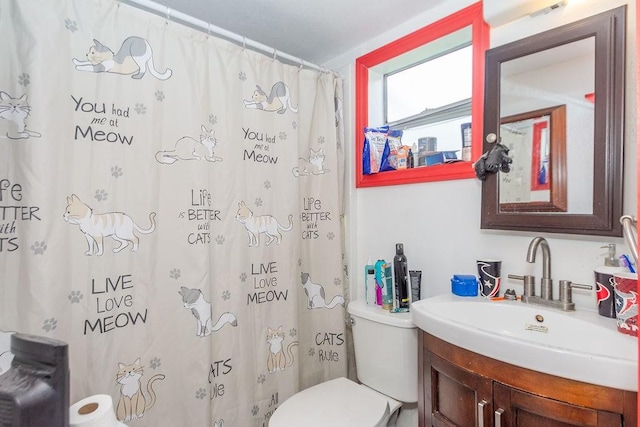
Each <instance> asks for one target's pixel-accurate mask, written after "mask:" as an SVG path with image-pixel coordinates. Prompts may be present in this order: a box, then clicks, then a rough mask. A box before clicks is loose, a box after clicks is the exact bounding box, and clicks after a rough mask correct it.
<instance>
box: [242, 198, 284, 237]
mask: <svg viewBox="0 0 640 427" xmlns="http://www.w3.org/2000/svg"><path fill="white" fill-rule="evenodd" d="M236 220H237V221H238V222H241V223H242V224H244V226H245V228H246V230H247V233H248V234H249V246H260V234H262V233H264V234H266V235H267V237H268V238H269V241H267V243H266V244H267V246H268V245H269V244H271V243H272V242H273V241H274V240H275V242H276V245H279V244H280V241H282V234H281V233H280V231H291V229H293V214H290V215H289V226H288V227H286V228H285V227H283V226H282V225H280V223H279V222H278V220H277V219H276V218H275V217H273V216H272V215H260V216H254V215H253V212H252V211H251V209H249V207H248V206H247V205H246V204H245V202H244V201H242V202H240V203H238V213H237V214H236Z"/></svg>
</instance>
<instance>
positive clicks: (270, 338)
mask: <svg viewBox="0 0 640 427" xmlns="http://www.w3.org/2000/svg"><path fill="white" fill-rule="evenodd" d="M267 343H268V344H269V355H268V356H267V370H268V371H269V373H270V374H272V373H274V372H277V371H284V369H285V368H288V367H290V366H291V365H293V360H294V357H293V356H294V355H293V351H292V350H291V349H292V348H293V347H295V346H297V345H298V341H291V342H290V343H289V345H288V346H287V348H286V352H287V354H286V355H285V347H284V332H283V331H282V326H280V327H279V328H278V329H271V328H269V327H267ZM287 356H289V360H288V361H287Z"/></svg>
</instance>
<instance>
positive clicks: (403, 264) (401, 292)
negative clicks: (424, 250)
mask: <svg viewBox="0 0 640 427" xmlns="http://www.w3.org/2000/svg"><path fill="white" fill-rule="evenodd" d="M393 278H394V282H395V289H394V290H395V292H394V304H393V305H394V311H399V312H402V311H409V304H410V303H411V297H410V294H411V289H410V286H409V284H410V283H411V282H410V280H409V268H408V267H407V257H406V256H405V255H404V245H403V244H402V243H396V256H395V257H394V258H393Z"/></svg>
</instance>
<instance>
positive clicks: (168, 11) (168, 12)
mask: <svg viewBox="0 0 640 427" xmlns="http://www.w3.org/2000/svg"><path fill="white" fill-rule="evenodd" d="M170 20H171V8H170V7H168V6H167V24H168V23H169V22H168V21H170Z"/></svg>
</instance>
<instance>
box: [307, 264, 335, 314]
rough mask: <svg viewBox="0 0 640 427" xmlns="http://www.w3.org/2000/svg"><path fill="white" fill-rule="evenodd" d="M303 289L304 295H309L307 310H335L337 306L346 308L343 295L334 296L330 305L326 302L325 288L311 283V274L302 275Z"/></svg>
mask: <svg viewBox="0 0 640 427" xmlns="http://www.w3.org/2000/svg"><path fill="white" fill-rule="evenodd" d="M300 278H301V279H302V287H303V288H304V293H305V294H307V308H308V309H309V310H311V309H313V308H334V307H335V306H337V305H342V306H344V297H343V296H342V295H336V296H334V297H333V298H332V299H331V301H329V303H327V302H326V300H325V295H324V287H323V286H322V285H319V284H317V283H313V282H312V281H311V276H310V275H309V273H302V274H301V275H300Z"/></svg>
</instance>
